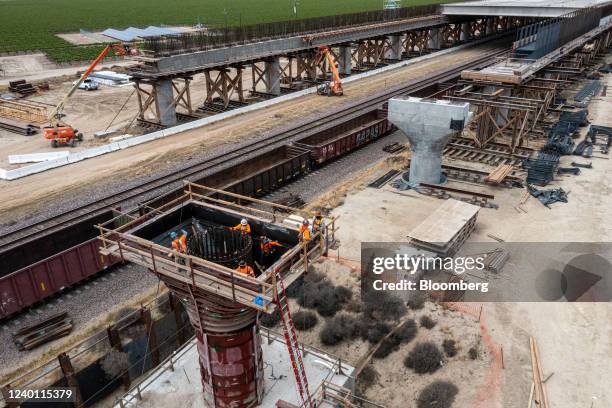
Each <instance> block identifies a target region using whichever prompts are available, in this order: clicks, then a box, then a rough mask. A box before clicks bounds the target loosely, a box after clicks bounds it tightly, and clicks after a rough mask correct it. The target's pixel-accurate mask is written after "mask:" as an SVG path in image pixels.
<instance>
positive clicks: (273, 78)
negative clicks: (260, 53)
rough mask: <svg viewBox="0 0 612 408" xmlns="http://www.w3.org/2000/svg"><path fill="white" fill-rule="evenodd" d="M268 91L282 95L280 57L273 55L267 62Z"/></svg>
mask: <svg viewBox="0 0 612 408" xmlns="http://www.w3.org/2000/svg"><path fill="white" fill-rule="evenodd" d="M264 69H265V75H266V82H267V87H266V92H267V93H269V94H272V95H280V94H281V89H280V57H272V58H271V59H269V60H267V61H266V62H265V68H264Z"/></svg>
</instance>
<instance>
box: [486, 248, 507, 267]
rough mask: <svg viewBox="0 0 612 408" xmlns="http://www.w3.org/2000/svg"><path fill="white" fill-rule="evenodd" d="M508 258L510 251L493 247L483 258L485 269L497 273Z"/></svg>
mask: <svg viewBox="0 0 612 408" xmlns="http://www.w3.org/2000/svg"><path fill="white" fill-rule="evenodd" d="M508 258H510V253H509V252H508V251H506V250H505V249H503V248H495V249H494V250H493V251H491V252H489V253H488V254H487V256H486V257H485V259H484V266H485V270H487V271H491V272H495V273H499V272H500V271H501V270H502V269H503V268H504V265H505V264H506V261H507V260H508Z"/></svg>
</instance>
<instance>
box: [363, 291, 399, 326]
mask: <svg viewBox="0 0 612 408" xmlns="http://www.w3.org/2000/svg"><path fill="white" fill-rule="evenodd" d="M363 313H364V315H365V317H366V318H368V319H373V320H398V319H399V318H400V317H402V316H403V315H404V314H406V306H405V305H404V302H402V300H401V299H400V298H398V297H397V296H394V295H391V294H389V293H387V292H374V291H371V292H368V293H366V294H365V295H364V297H363Z"/></svg>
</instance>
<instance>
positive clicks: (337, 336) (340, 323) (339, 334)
mask: <svg viewBox="0 0 612 408" xmlns="http://www.w3.org/2000/svg"><path fill="white" fill-rule="evenodd" d="M359 334H360V328H359V324H358V320H357V319H356V318H355V317H353V316H350V315H347V314H340V315H337V316H335V317H334V318H333V319H330V320H328V321H327V322H325V325H324V326H323V329H322V330H321V333H320V334H319V338H320V339H321V343H323V344H325V345H327V346H333V345H336V344H339V343H340V342H342V341H344V340H350V339H353V338H355V337H357V336H358V335H359Z"/></svg>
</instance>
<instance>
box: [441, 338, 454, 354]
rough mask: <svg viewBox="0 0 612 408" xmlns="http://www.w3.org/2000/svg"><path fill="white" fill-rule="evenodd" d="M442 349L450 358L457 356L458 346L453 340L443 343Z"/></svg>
mask: <svg viewBox="0 0 612 408" xmlns="http://www.w3.org/2000/svg"><path fill="white" fill-rule="evenodd" d="M442 348H443V349H444V352H445V353H446V355H447V356H449V357H455V356H456V355H457V345H456V343H455V340H453V339H446V340H444V341H443V342H442Z"/></svg>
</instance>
